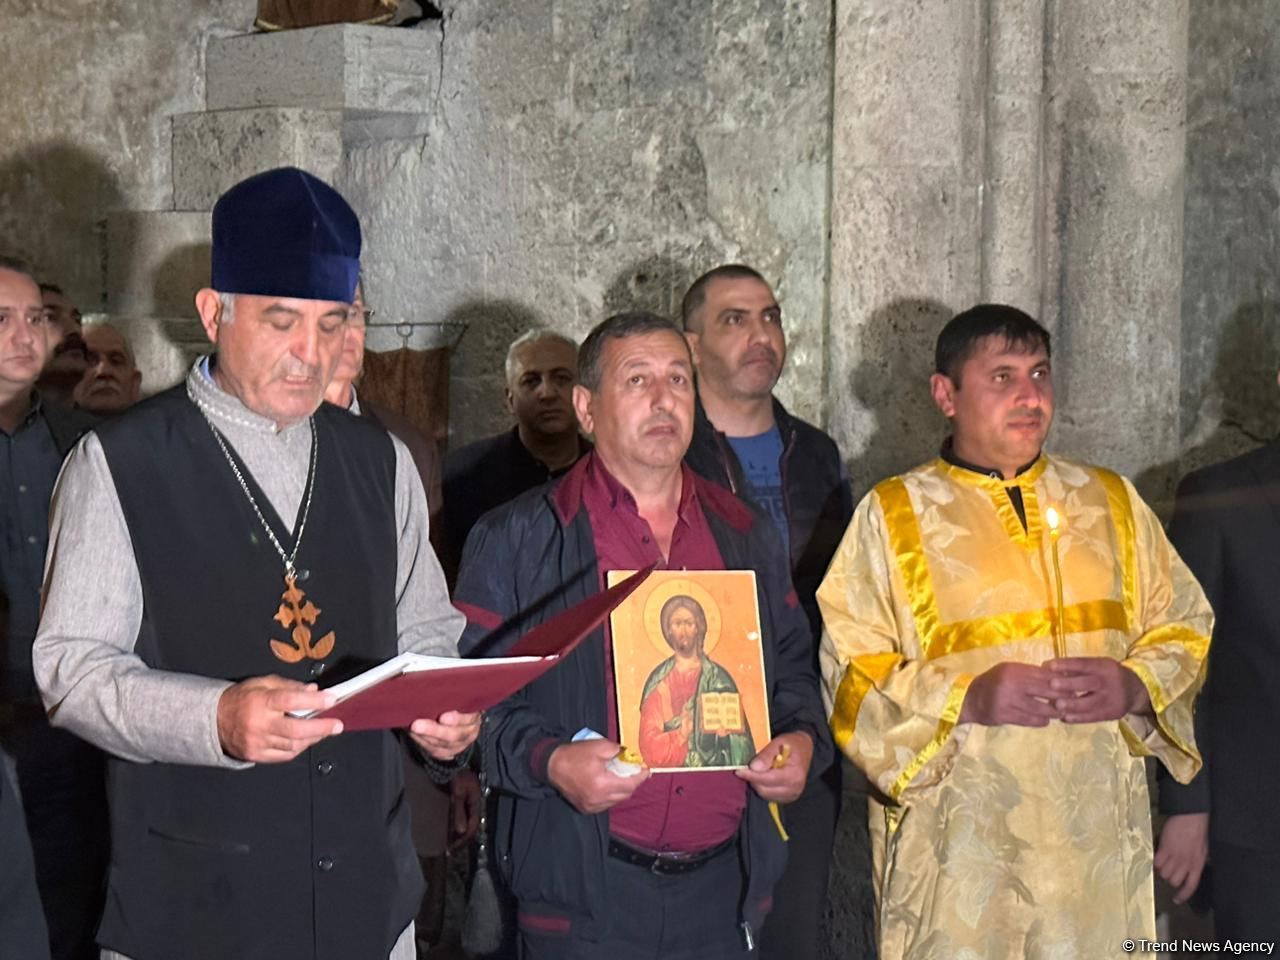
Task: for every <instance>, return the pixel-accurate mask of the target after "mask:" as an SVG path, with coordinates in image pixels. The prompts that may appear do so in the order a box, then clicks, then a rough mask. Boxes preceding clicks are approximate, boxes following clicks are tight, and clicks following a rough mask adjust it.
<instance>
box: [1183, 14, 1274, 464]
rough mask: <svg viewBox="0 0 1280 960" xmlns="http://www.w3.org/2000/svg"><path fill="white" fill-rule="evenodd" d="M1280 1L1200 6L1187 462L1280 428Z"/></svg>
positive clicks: (1192, 125) (1247, 444)
mask: <svg viewBox="0 0 1280 960" xmlns="http://www.w3.org/2000/svg"><path fill="white" fill-rule="evenodd" d="M1278 13H1280V4H1276V3H1273V2H1266V3H1259V2H1256V0H1223V2H1216V3H1193V4H1192V5H1191V22H1190V31H1189V32H1190V46H1189V53H1188V57H1187V176H1186V207H1185V211H1186V212H1185V224H1186V228H1185V240H1184V243H1183V287H1182V336H1181V346H1182V371H1181V372H1182V396H1181V401H1182V403H1181V406H1182V438H1181V439H1182V447H1183V451H1182V461H1183V463H1182V465H1183V467H1184V468H1192V467H1197V466H1201V465H1203V464H1206V463H1212V462H1216V461H1218V460H1222V459H1224V458H1226V457H1228V456H1232V455H1234V454H1237V453H1241V452H1243V451H1244V450H1246V449H1249V448H1251V447H1253V446H1256V445H1257V444H1258V443H1260V442H1261V441H1263V440H1266V439H1270V438H1272V437H1274V436H1276V434H1277V433H1278V432H1280V389H1277V387H1276V371H1277V370H1280V125H1277V124H1276V123H1275V117H1276V116H1277V115H1280V35H1278V34H1277V33H1276V30H1275V24H1276V17H1277V14H1278Z"/></svg>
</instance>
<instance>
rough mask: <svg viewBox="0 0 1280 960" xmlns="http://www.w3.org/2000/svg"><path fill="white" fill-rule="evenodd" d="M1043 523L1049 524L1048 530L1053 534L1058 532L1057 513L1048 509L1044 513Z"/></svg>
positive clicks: (1051, 508)
mask: <svg viewBox="0 0 1280 960" xmlns="http://www.w3.org/2000/svg"><path fill="white" fill-rule="evenodd" d="M1044 519H1045V522H1046V523H1048V524H1049V529H1050V530H1052V531H1053V532H1054V533H1057V532H1058V511H1057V510H1055V509H1054V508H1053V507H1050V508H1049V509H1048V510H1046V511H1045V512H1044Z"/></svg>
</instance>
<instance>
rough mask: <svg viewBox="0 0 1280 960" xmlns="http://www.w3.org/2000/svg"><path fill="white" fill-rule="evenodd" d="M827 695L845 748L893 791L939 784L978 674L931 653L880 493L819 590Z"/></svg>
mask: <svg viewBox="0 0 1280 960" xmlns="http://www.w3.org/2000/svg"><path fill="white" fill-rule="evenodd" d="M818 605H819V607H820V608H821V610H822V620H823V634H822V645H821V648H820V654H819V658H820V661H821V668H822V681H823V700H824V703H825V705H826V708H827V713H828V716H829V718H830V723H831V730H832V733H833V735H834V737H835V742H836V746H837V747H839V748H840V749H841V750H842V751H843V752H844V753H845V755H846V756H848V757H849V759H850V760H852V761H853V762H854V763H855V764H856V765H857V766H858V767H859V768H860V769H862V771H863V772H864V773H866V775H867V777H868V778H869V779H870V780H871V781H872V782H873V783H874V784H875V785H876V786H877V787H878V788H879V789H880V790H881V791H882V792H883V793H884V794H886V795H887V796H889V797H892V798H893V799H895V800H897V799H899V798H901V796H902V794H903V793H904V792H905V791H906V790H907V789H908V788H911V787H920V786H926V785H932V784H935V783H937V782H938V781H939V780H941V779H942V777H944V776H945V775H946V771H947V769H948V768H949V760H950V758H951V757H952V756H953V755H954V753H955V750H956V749H957V747H958V740H959V738H960V737H962V736H963V731H956V730H955V729H954V728H955V724H956V720H957V718H958V717H959V714H960V709H961V707H962V705H963V702H964V695H965V691H966V690H967V689H968V685H969V681H970V680H971V679H972V678H971V677H970V676H969V675H968V674H966V673H963V672H960V671H957V670H955V669H953V668H948V667H946V666H943V665H940V664H939V663H937V662H930V661H927V660H925V659H924V658H923V656H922V654H921V651H920V641H919V637H918V636H917V634H916V629H915V624H914V622H913V618H912V614H911V607H910V603H909V601H908V599H907V596H906V591H905V589H904V587H903V584H902V580H901V573H900V571H899V569H898V565H897V564H896V563H895V562H894V560H893V558H892V553H891V550H890V547H889V537H888V532H887V530H886V526H885V519H884V514H883V512H882V510H881V506H880V502H879V498H878V497H877V495H876V493H874V492H872V493H871V494H869V495H868V496H867V497H865V498H864V499H863V501H862V503H861V504H859V506H858V509H857V510H856V511H855V512H854V516H853V521H852V522H851V523H850V525H849V529H848V530H847V531H846V532H845V536H844V539H843V541H842V542H841V544H840V549H839V550H838V551H837V552H836V556H835V558H834V559H833V560H832V563H831V567H830V569H829V570H828V571H827V575H826V577H825V579H824V580H823V582H822V586H821V587H819V589H818Z"/></svg>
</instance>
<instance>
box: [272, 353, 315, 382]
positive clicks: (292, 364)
mask: <svg viewBox="0 0 1280 960" xmlns="http://www.w3.org/2000/svg"><path fill="white" fill-rule="evenodd" d="M277 372H278V373H279V374H280V376H282V377H296V378H300V379H304V380H319V379H320V368H319V367H318V366H316V365H315V364H312V363H299V362H298V361H297V360H295V359H293V358H290V359H289V360H287V361H285V362H284V363H282V364H281V365H280V368H279V370H278V371H277Z"/></svg>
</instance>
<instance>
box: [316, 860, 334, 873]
mask: <svg viewBox="0 0 1280 960" xmlns="http://www.w3.org/2000/svg"><path fill="white" fill-rule="evenodd" d="M316 866H317V867H319V868H320V869H321V870H323V871H324V872H325V873H328V872H329V871H330V870H332V869H333V857H321V858H320V859H319V860H317V861H316Z"/></svg>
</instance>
